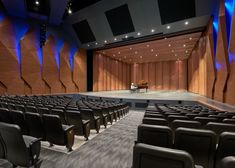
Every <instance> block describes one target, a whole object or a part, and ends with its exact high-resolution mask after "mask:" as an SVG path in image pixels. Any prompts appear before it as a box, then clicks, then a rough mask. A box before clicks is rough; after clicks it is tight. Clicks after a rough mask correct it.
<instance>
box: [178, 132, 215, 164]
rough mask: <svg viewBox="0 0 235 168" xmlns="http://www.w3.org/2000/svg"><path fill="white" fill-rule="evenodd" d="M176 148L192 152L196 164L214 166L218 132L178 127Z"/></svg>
mask: <svg viewBox="0 0 235 168" xmlns="http://www.w3.org/2000/svg"><path fill="white" fill-rule="evenodd" d="M175 148H176V149H180V150H185V151H187V152H188V153H190V154H191V155H192V156H193V158H194V162H195V164H196V165H201V166H203V167H206V168H213V167H214V156H215V150H216V134H215V133H214V132H213V131H210V130H201V129H190V128H178V129H176V131H175Z"/></svg>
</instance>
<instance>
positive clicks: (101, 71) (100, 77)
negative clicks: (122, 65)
mask: <svg viewBox="0 0 235 168" xmlns="http://www.w3.org/2000/svg"><path fill="white" fill-rule="evenodd" d="M103 59H104V58H103V56H102V55H99V57H98V62H99V70H98V72H99V73H98V90H99V91H103V90H104V61H103Z"/></svg>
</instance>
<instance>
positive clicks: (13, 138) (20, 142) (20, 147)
mask: <svg viewBox="0 0 235 168" xmlns="http://www.w3.org/2000/svg"><path fill="white" fill-rule="evenodd" d="M0 134H1V137H2V139H3V141H4V145H5V149H6V158H7V159H8V160H9V161H10V162H11V163H13V164H14V165H28V163H29V160H30V157H29V156H30V155H29V150H28V149H27V147H26V144H25V142H24V139H23V136H22V134H21V130H20V127H19V126H18V125H13V124H7V123H0ZM16 149H17V150H16Z"/></svg>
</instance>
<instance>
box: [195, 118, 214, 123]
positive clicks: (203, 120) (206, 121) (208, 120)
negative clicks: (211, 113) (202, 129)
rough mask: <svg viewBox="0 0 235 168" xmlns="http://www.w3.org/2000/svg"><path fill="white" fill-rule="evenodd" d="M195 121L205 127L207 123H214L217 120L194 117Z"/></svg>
mask: <svg viewBox="0 0 235 168" xmlns="http://www.w3.org/2000/svg"><path fill="white" fill-rule="evenodd" d="M194 120H195V121H199V122H200V123H201V124H202V125H206V124H207V123H208V122H216V121H217V119H216V118H212V117H210V118H209V117H195V118H194Z"/></svg>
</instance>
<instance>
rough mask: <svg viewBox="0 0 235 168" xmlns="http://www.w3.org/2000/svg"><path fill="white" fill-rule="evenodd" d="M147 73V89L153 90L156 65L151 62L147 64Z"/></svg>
mask: <svg viewBox="0 0 235 168" xmlns="http://www.w3.org/2000/svg"><path fill="white" fill-rule="evenodd" d="M148 71H149V80H148V82H149V89H151V90H155V88H156V87H155V86H156V85H155V84H156V63H154V62H152V63H149V66H148Z"/></svg>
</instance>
